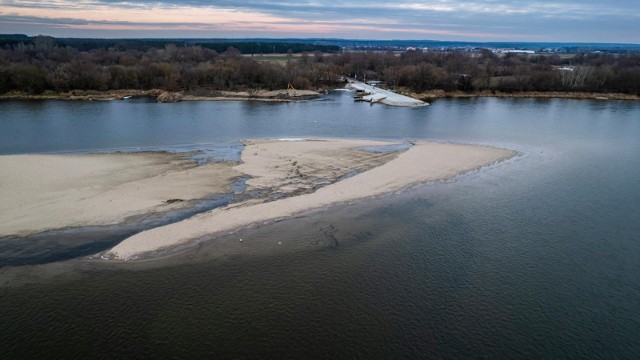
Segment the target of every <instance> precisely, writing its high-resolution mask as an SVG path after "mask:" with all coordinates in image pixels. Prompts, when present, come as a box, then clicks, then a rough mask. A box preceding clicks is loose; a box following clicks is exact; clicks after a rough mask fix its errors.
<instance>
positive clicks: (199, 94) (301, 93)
mask: <svg viewBox="0 0 640 360" xmlns="http://www.w3.org/2000/svg"><path fill="white" fill-rule="evenodd" d="M318 96H320V92H318V91H313V90H294V89H282V90H259V89H254V90H249V91H214V90H199V91H193V92H182V91H180V92H172V91H165V90H160V89H151V90H108V91H95V90H72V91H69V92H53V91H45V92H44V93H42V94H28V93H24V92H18V91H14V92H8V93H4V94H0V100H3V99H5V100H80V101H112V100H126V99H128V98H131V97H150V98H155V99H156V100H157V101H158V102H179V101H261V102H288V101H295V100H303V99H310V98H315V97H318Z"/></svg>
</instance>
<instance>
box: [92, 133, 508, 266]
mask: <svg viewBox="0 0 640 360" xmlns="http://www.w3.org/2000/svg"><path fill="white" fill-rule="evenodd" d="M267 144H268V148H269V149H266V148H267V146H266V145H267ZM253 145H255V146H254V147H247V148H246V149H245V152H247V151H249V152H253V153H252V154H253V155H247V154H245V153H243V160H244V161H245V164H243V165H241V166H239V167H238V168H239V169H241V170H243V171H250V172H253V173H254V174H263V177H265V178H266V179H269V178H270V179H271V180H265V179H256V180H255V181H254V182H253V186H257V184H261V183H262V182H266V184H267V185H271V186H273V185H274V183H277V181H278V180H277V179H278V178H279V175H278V174H280V173H281V172H282V171H281V170H276V168H275V167H274V165H273V161H275V160H274V159H276V158H278V157H279V156H282V155H283V154H285V153H289V154H290V156H292V157H296V156H297V157H298V158H302V157H303V154H305V151H304V150H303V149H302V148H304V147H307V146H308V147H310V148H314V150H313V151H308V152H306V153H307V155H309V156H310V157H313V156H314V154H316V153H317V152H318V151H322V150H328V149H330V148H332V147H333V148H334V149H335V148H342V149H353V148H356V147H361V146H368V145H363V143H362V142H361V141H359V140H330V141H317V140H315V141H313V140H307V141H300V142H295V145H292V143H291V142H287V141H279V142H273V141H272V142H253V143H250V144H249V146H253ZM376 145H381V143H379V142H377V143H376ZM387 145H391V143H387ZM318 147H319V148H318ZM268 152H277V153H279V155H278V156H276V157H273V156H266V155H265V154H267V153H268ZM515 154H516V152H514V151H511V150H505V149H499V148H493V147H487V146H477V145H460V144H447V143H435V142H428V143H418V144H416V145H414V146H413V147H411V148H410V149H409V150H407V151H405V152H403V153H401V154H400V155H398V156H397V157H395V158H393V159H391V160H390V161H388V162H386V163H384V164H382V165H379V166H377V167H374V168H373V169H371V170H368V171H366V172H363V173H360V174H358V175H356V176H353V177H350V178H347V179H344V180H342V181H339V182H336V183H334V184H332V185H328V186H325V187H322V188H320V189H318V190H316V191H315V192H312V193H305V194H302V195H298V196H291V197H286V198H283V199H280V200H276V201H270V202H264V203H257V204H256V202H255V201H254V202H249V203H246V204H235V205H233V206H228V207H224V208H218V209H215V210H213V211H210V212H207V213H203V214H199V215H196V216H194V217H192V218H190V219H187V220H183V221H181V222H177V223H173V224H169V225H166V226H162V227H158V228H155V229H151V230H147V231H144V232H141V233H139V234H136V235H134V236H132V237H130V238H128V239H125V240H124V241H123V242H121V243H120V244H118V245H117V246H115V247H114V248H112V249H111V250H109V251H107V252H106V253H105V255H106V256H109V257H111V258H115V259H120V260H129V259H136V258H138V257H140V256H141V255H144V254H145V253H150V252H153V251H157V250H160V249H163V248H168V247H173V246H177V245H180V244H184V243H186V242H188V241H190V240H193V239H197V238H201V237H203V236H207V235H210V234H216V233H221V232H226V231H232V230H234V229H237V228H239V227H243V226H247V225H250V224H254V223H262V222H265V221H270V220H276V219H281V218H286V217H290V216H294V215H296V214H299V213H301V212H304V211H308V210H311V209H315V208H321V207H324V206H328V205H331V204H336V203H342V202H349V201H353V200H357V199H362V198H366V197H371V196H376V195H381V194H385V193H389V192H393V191H397V190H400V189H403V188H406V187H408V186H411V185H414V184H417V183H423V182H428V181H434V180H439V179H447V178H450V177H453V176H455V175H457V174H460V173H463V172H467V171H470V170H473V169H477V168H480V167H482V166H486V165H489V164H492V163H495V162H498V161H502V160H505V159H508V158H510V157H512V156H514V155H515ZM261 155H265V156H266V157H270V158H271V161H262V160H263V157H262V156H261ZM280 160H282V159H280ZM317 160H318V159H316V161H317ZM304 162H305V163H308V162H310V163H313V161H311V160H310V159H305V160H304ZM316 165H319V164H317V163H316Z"/></svg>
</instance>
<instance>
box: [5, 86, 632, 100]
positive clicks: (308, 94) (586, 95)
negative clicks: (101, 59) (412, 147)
mask: <svg viewBox="0 0 640 360" xmlns="http://www.w3.org/2000/svg"><path fill="white" fill-rule="evenodd" d="M324 91H326V89H314V90H287V89H283V90H273V91H270V90H257V89H254V90H247V91H224V90H220V91H209V92H208V93H206V94H203V93H201V92H180V91H178V92H170V91H164V90H160V89H152V90H108V91H94V90H73V91H69V92H52V91H48V92H44V93H42V94H28V93H24V92H9V93H4V94H0V100H3V99H4V100H79V101H100V100H102V101H109V100H124V99H127V98H129V97H150V98H156V99H158V97H159V96H161V95H162V94H165V96H170V98H169V99H170V101H167V102H175V101H256V102H291V101H296V100H304V99H310V98H315V97H318V96H321V94H322V93H323V92H324ZM397 92H398V93H399V94H402V95H406V96H409V97H412V98H414V99H418V100H422V101H430V100H434V99H444V98H478V97H496V98H539V99H586V100H630V101H637V100H640V96H639V95H633V94H623V93H591V92H572V91H567V92H565V91H553V92H542V91H519V92H509V93H507V92H500V91H490V90H483V91H471V92H464V91H444V90H429V91H425V92H423V93H413V92H410V91H405V90H402V89H399V90H398V91H397ZM159 102H163V101H159Z"/></svg>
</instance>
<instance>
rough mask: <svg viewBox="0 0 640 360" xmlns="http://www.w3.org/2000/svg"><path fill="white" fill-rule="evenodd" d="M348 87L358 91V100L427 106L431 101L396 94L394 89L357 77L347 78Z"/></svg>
mask: <svg viewBox="0 0 640 360" xmlns="http://www.w3.org/2000/svg"><path fill="white" fill-rule="evenodd" d="M347 89H350V90H352V91H355V92H356V96H355V100H356V101H367V102H370V103H381V104H386V105H391V106H409V107H418V106H427V105H429V103H427V102H424V101H421V100H418V99H414V98H411V97H408V96H404V95H400V94H396V93H394V92H393V91H389V90H384V89H381V88H379V87H377V86H372V85H369V84H366V83H363V82H360V81H357V80H355V79H351V78H347Z"/></svg>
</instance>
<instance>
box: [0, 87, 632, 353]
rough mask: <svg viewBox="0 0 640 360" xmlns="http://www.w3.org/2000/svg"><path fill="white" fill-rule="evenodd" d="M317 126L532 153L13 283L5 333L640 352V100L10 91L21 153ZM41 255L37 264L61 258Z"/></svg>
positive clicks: (169, 348) (15, 343) (250, 343)
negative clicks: (179, 245) (126, 261)
mask: <svg viewBox="0 0 640 360" xmlns="http://www.w3.org/2000/svg"><path fill="white" fill-rule="evenodd" d="M88 113H92V114H97V116H94V117H87V116H86V114H88ZM96 118H97V119H96ZM45 133H46V134H47V136H44V134H45ZM71 134H77V135H76V136H75V137H74V136H72V135H71ZM79 134H85V135H84V136H83V137H82V139H79V137H80V136H79ZM306 136H331V137H361V138H380V139H397V140H398V141H400V142H404V141H406V140H411V139H436V140H441V141H454V142H469V143H480V144H489V145H496V146H503V147H508V148H512V149H516V150H518V151H520V152H521V155H520V156H519V157H517V158H514V159H512V160H509V161H508V162H506V163H504V164H499V165H496V166H492V167H490V168H488V169H482V170H480V171H475V172H472V173H470V174H466V175H463V176H461V177H458V178H456V179H454V180H452V181H446V182H437V183H432V184H426V185H421V186H418V187H416V188H413V189H410V190H407V191H404V192H402V193H399V194H391V195H387V196H384V197H380V198H376V199H369V200H364V201H361V202H358V203H355V204H348V205H340V206H335V207H332V208H330V209H327V210H325V211H316V212H312V213H309V214H304V215H303V216H301V217H299V218H295V219H290V220H286V221H282V222H278V223H273V224H267V225H263V226H259V227H254V228H249V229H244V230H241V231H240V232H238V233H236V234H230V235H227V236H223V237H219V238H215V239H208V241H204V242H202V243H201V245H199V246H197V247H195V248H192V249H190V250H187V251H186V252H185V253H183V254H181V255H179V256H178V257H177V258H175V259H174V260H172V261H167V263H166V266H165V267H159V268H158V267H155V266H150V267H145V266H142V267H137V266H133V267H125V268H118V267H116V268H113V267H101V266H96V265H94V262H89V263H84V262H78V263H71V264H70V265H68V270H66V272H65V271H62V272H61V273H60V274H59V275H58V276H56V277H54V278H53V279H48V280H40V281H38V280H37V277H36V278H35V280H36V282H37V283H36V284H32V285H26V286H18V287H4V288H2V289H0V319H2V322H3V324H4V325H3V326H2V327H1V329H0V345H1V346H0V347H1V348H2V349H3V350H4V351H5V352H7V353H9V354H11V355H14V356H15V357H23V358H24V357H34V356H38V355H40V356H42V355H51V354H57V355H60V356H66V357H81V356H91V357H101V356H111V357H120V356H142V355H146V356H155V357H172V356H174V355H175V356H182V357H186V356H200V357H205V356H206V357H212V356H215V357H293V358H301V357H309V356H315V357H358V358H368V357H376V358H379V357H387V358H388V357H499V358H505V357H507V358H514V357H518V358H519V357H546V358H558V357H590V358H615V357H620V358H635V357H637V355H638V354H640V335H639V334H640V331H638V330H639V329H640V241H639V240H640V238H639V237H638V234H640V222H638V221H637V219H640V187H639V186H638V183H640V104H638V103H635V102H617V101H605V102H602V101H579V100H546V99H545V100H540V99H469V100H456V99H452V100H438V101H436V102H435V103H434V104H432V106H430V107H426V108H419V109H398V108H390V107H383V106H370V105H368V104H362V103H356V104H354V103H352V101H351V99H350V97H349V96H347V95H346V94H343V93H334V94H332V95H330V96H328V97H327V98H326V99H324V100H323V101H310V102H303V103H292V104H280V105H272V104H249V103H231V102H229V103H179V104H154V103H148V102H145V101H142V100H136V101H134V102H109V103H80V102H62V101H44V102H14V101H11V102H2V103H0V140H1V141H0V149H2V150H1V151H2V152H3V153H21V152H43V151H77V150H86V149H112V148H123V147H136V146H138V147H142V148H144V147H153V146H160V147H167V146H168V147H171V146H174V145H179V144H198V143H207V144H214V145H227V144H232V143H233V142H235V141H237V140H239V139H242V138H251V137H279V138H280V137H288V138H294V137H306ZM45 137H46V139H44V138H45ZM34 139H40V140H42V141H34ZM76 139H77V141H76ZM239 238H242V239H243V242H239ZM203 240H207V239H203ZM279 243H280V244H279ZM56 266H57V265H56ZM65 266H66V265H65ZM25 268H29V271H28V272H27V271H26V270H24V274H23V275H22V276H23V277H24V278H29V277H30V276H34V275H33V274H34V273H37V272H38V271H41V272H44V273H47V272H49V273H51V272H54V270H53V269H57V268H54V266H53V265H46V266H44V267H38V268H33V269H31V267H25ZM10 271H14V269H9V268H4V269H3V272H0V278H1V277H2V276H3V275H6V274H7V273H9V272H10ZM56 271H57V270H56ZM65 274H67V275H65ZM18 279H20V277H18Z"/></svg>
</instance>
